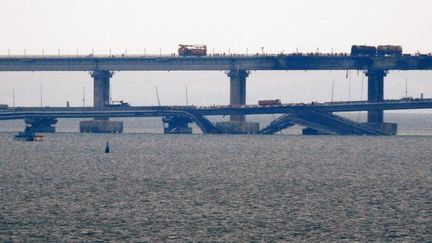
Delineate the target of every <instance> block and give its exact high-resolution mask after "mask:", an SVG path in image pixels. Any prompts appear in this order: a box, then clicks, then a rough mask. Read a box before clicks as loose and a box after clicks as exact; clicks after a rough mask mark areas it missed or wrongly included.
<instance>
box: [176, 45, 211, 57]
mask: <svg viewBox="0 0 432 243" xmlns="http://www.w3.org/2000/svg"><path fill="white" fill-rule="evenodd" d="M178 54H179V56H181V57H200V56H206V55H207V46H206V45H182V44H180V45H179V49H178Z"/></svg>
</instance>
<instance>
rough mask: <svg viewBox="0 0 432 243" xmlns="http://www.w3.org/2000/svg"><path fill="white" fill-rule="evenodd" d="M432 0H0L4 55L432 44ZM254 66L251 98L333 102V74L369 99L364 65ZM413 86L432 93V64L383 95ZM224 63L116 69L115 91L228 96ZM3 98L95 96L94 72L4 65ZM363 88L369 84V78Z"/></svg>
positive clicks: (141, 99)
mask: <svg viewBox="0 0 432 243" xmlns="http://www.w3.org/2000/svg"><path fill="white" fill-rule="evenodd" d="M431 10H432V1H430V0H411V1H409V0H379V1H378V0H375V1H372V0H368V1H366V0H357V1H353V0H297V1H293V0H291V1H290V0H285V1H282V0H280V1H276V0H265V1H260V0H248V1H240V0H213V1H206V0H181V1H180V0H170V1H168V0H158V1H144V0H140V1H127V0H122V1H118V0H103V1H102V0H87V1H78V0H77V1H72V0H51V1H48V0H0V55H1V54H3V55H4V54H7V52H8V49H10V50H11V54H23V50H24V49H26V50H27V54H41V53H42V49H45V54H57V50H58V49H61V53H62V54H75V52H76V49H79V52H80V54H86V53H90V52H91V50H92V49H94V50H95V53H96V54H102V53H105V54H107V53H108V52H109V49H110V48H111V49H112V52H113V53H122V52H124V51H125V49H128V53H129V54H131V53H137V54H142V53H143V52H144V49H146V53H147V54H148V53H154V54H157V53H159V49H162V52H163V53H165V54H168V53H173V52H176V50H177V47H178V44H180V43H201V44H207V45H208V47H209V50H210V51H212V50H213V49H215V51H216V52H228V50H229V49H230V50H231V52H237V53H244V52H246V49H247V48H248V50H249V53H254V52H259V51H260V49H261V47H262V46H264V47H265V51H266V52H280V51H282V50H284V51H285V52H292V51H295V50H296V48H298V49H299V51H303V52H308V51H316V49H317V48H319V49H320V51H323V52H324V51H328V52H330V51H331V49H332V48H333V50H334V51H338V52H349V50H350V47H351V45H352V44H371V45H378V44H398V45H402V46H403V48H404V51H405V52H409V53H414V52H416V51H417V50H418V51H420V52H423V53H429V52H432V16H431ZM350 76H352V78H351V79H350V80H351V82H349V81H350V80H348V79H346V73H345V72H306V73H305V72H253V73H251V75H250V76H249V78H248V81H247V102H248V103H256V101H257V100H258V99H269V98H280V99H282V101H283V102H310V101H328V100H330V96H331V86H332V82H333V81H335V100H348V99H352V100H356V99H357V100H358V99H364V98H365V97H366V96H365V84H364V76H363V74H362V73H357V72H355V71H353V72H352V75H350ZM405 78H407V79H408V80H409V93H410V95H413V96H419V95H420V93H422V92H424V94H425V97H432V82H430V80H432V73H431V72H392V73H390V74H389V75H388V76H387V77H386V81H385V86H386V90H385V97H386V98H400V97H401V96H403V95H404V91H405ZM228 80H229V79H228V77H227V76H226V75H225V74H224V73H223V72H136V73H134V72H116V73H115V75H114V77H113V79H112V82H111V87H112V97H113V99H114V100H118V99H124V100H126V101H128V102H130V103H131V104H133V105H151V104H156V97H155V92H154V88H153V86H158V87H159V93H160V95H161V101H162V103H163V104H184V103H185V97H184V90H185V85H187V86H188V91H189V92H188V93H189V96H190V97H189V100H190V102H191V103H193V104H203V105H206V104H227V103H228V100H229V97H228V96H229V81H228ZM0 83H1V87H2V88H1V89H0V103H5V104H9V105H12V90H13V89H14V88H15V93H16V95H15V97H16V105H17V106H38V105H39V104H40V102H39V101H40V97H39V88H40V86H43V90H44V105H49V106H59V105H62V106H64V105H65V103H66V101H67V100H68V101H70V102H71V105H73V106H80V105H81V104H82V93H83V87H84V86H85V87H86V100H87V103H86V104H87V105H92V102H91V101H92V79H91V77H90V75H89V74H88V73H86V72H75V73H71V72H69V73H66V72H41V73H29V72H24V73H13V72H11V73H8V72H4V73H0ZM361 84H364V85H363V88H362V85H361Z"/></svg>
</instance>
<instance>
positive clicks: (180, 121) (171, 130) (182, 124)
mask: <svg viewBox="0 0 432 243" xmlns="http://www.w3.org/2000/svg"><path fill="white" fill-rule="evenodd" d="M162 122H163V124H164V133H165V134H191V133H192V128H191V127H189V123H192V121H191V119H190V118H189V117H180V116H167V117H164V118H162Z"/></svg>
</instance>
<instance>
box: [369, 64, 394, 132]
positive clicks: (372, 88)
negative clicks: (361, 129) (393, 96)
mask: <svg viewBox="0 0 432 243" xmlns="http://www.w3.org/2000/svg"><path fill="white" fill-rule="evenodd" d="M365 74H366V76H367V77H368V101H369V102H382V101H384V77H385V76H386V75H387V71H385V70H368V71H367V72H366V73H365ZM365 125H366V126H367V127H370V128H373V129H375V130H379V131H381V132H382V133H383V134H384V135H396V133H397V124H395V123H385V122H384V111H383V110H372V111H368V114H367V123H366V124H365Z"/></svg>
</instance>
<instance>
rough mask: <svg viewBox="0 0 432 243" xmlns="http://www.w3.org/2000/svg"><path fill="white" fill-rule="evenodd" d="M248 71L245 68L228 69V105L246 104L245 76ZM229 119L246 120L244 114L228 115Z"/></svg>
mask: <svg viewBox="0 0 432 243" xmlns="http://www.w3.org/2000/svg"><path fill="white" fill-rule="evenodd" d="M248 76H249V72H247V71H245V70H230V71H229V72H228V77H229V78H230V105H233V106H236V105H245V104H246V78H247V77H248ZM230 121H246V118H245V116H244V115H230Z"/></svg>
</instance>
